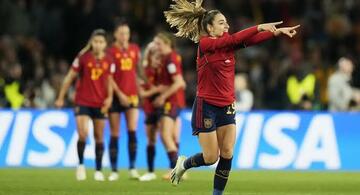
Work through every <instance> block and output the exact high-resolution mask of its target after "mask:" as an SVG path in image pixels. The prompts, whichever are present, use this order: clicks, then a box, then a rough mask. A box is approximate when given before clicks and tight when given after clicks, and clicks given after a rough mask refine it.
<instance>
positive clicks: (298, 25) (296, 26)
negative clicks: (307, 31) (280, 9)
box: [291, 25, 300, 30]
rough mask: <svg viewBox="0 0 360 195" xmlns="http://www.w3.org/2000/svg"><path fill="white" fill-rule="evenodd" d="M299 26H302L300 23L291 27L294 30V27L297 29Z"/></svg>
mask: <svg viewBox="0 0 360 195" xmlns="http://www.w3.org/2000/svg"><path fill="white" fill-rule="evenodd" d="M299 27H300V25H296V26H293V27H291V29H292V30H294V29H297V28H299Z"/></svg>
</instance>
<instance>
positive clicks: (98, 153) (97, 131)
mask: <svg viewBox="0 0 360 195" xmlns="http://www.w3.org/2000/svg"><path fill="white" fill-rule="evenodd" d="M93 123H94V138H95V164H96V171H95V175H94V179H95V180H96V181H104V180H105V177H104V174H103V173H102V172H101V169H102V157H103V154H104V141H103V140H104V127H105V119H93Z"/></svg>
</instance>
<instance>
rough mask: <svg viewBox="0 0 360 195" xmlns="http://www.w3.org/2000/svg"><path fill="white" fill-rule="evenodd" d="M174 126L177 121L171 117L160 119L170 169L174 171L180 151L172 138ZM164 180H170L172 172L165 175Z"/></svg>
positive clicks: (161, 133) (162, 138)
mask: <svg viewBox="0 0 360 195" xmlns="http://www.w3.org/2000/svg"><path fill="white" fill-rule="evenodd" d="M174 126H175V121H174V119H172V118H171V117H169V116H163V117H162V118H161V119H160V135H161V140H162V142H163V144H164V146H165V148H166V151H167V154H168V158H169V162H170V169H173V168H174V167H175V165H176V160H177V157H178V151H177V148H176V144H175V142H174V139H173V136H172V135H173V133H172V130H173V129H174ZM163 179H170V172H169V173H168V174H165V175H164V176H163Z"/></svg>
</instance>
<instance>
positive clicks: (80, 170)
mask: <svg viewBox="0 0 360 195" xmlns="http://www.w3.org/2000/svg"><path fill="white" fill-rule="evenodd" d="M89 120H90V118H89V117H88V116H87V115H78V116H76V125H77V132H78V135H79V140H78V142H77V153H78V158H79V165H78V167H77V169H76V179H77V180H78V181H82V180H85V179H86V170H85V166H84V150H85V145H86V138H87V135H88V132H89Z"/></svg>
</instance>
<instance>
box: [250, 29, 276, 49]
mask: <svg viewBox="0 0 360 195" xmlns="http://www.w3.org/2000/svg"><path fill="white" fill-rule="evenodd" d="M273 37H274V33H272V32H270V31H264V32H259V33H257V34H256V35H254V36H252V37H250V38H248V39H246V40H245V41H244V43H243V47H244V48H245V47H249V46H252V45H256V44H259V43H261V42H264V41H267V40H269V39H272V38H273Z"/></svg>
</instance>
